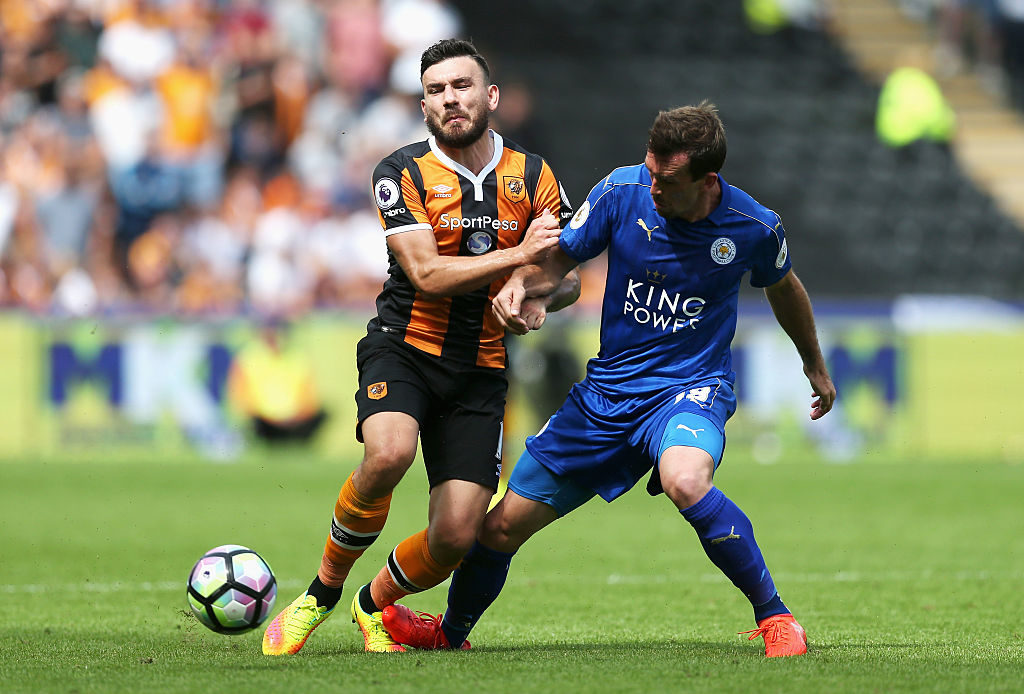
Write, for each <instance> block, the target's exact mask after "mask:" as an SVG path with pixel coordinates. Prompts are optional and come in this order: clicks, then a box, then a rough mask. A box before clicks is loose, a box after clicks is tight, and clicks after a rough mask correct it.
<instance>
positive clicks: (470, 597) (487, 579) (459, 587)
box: [441, 542, 515, 648]
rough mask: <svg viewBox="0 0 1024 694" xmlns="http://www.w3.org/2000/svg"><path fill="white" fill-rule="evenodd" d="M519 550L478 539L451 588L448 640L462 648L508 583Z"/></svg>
mask: <svg viewBox="0 0 1024 694" xmlns="http://www.w3.org/2000/svg"><path fill="white" fill-rule="evenodd" d="M514 554H515V552H512V553H508V552H499V551H497V550H494V549H490V548H488V547H484V546H483V545H482V544H480V543H479V542H477V543H475V544H474V545H473V547H472V548H470V550H469V552H467V553H466V556H465V557H463V558H462V563H461V564H459V568H457V569H456V570H455V573H454V574H452V584H451V586H449V588H448V609H447V610H446V611H445V613H444V619H443V620H442V621H441V631H443V632H444V635H445V638H447V639H448V644H449V645H450V646H451V647H452V648H459V647H460V646H462V642H463V641H465V640H466V637H467V636H469V632H470V631H471V630H472V629H473V627H474V626H475V625H476V623H477V620H479V619H480V616H481V615H482V614H483V613H484V610H486V609H487V608H488V607H490V606H491V603H492V602H494V600H495V598H497V597H498V593H500V592H501V589H502V587H503V586H504V585H505V578H506V577H507V576H508V567H509V565H510V564H511V563H512V556H513V555H514Z"/></svg>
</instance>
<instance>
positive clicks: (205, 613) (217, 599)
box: [186, 545, 277, 634]
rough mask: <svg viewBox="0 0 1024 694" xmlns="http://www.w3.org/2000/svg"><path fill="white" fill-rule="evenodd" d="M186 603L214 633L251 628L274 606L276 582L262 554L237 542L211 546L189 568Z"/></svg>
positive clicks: (197, 617)
mask: <svg viewBox="0 0 1024 694" xmlns="http://www.w3.org/2000/svg"><path fill="white" fill-rule="evenodd" d="M186 594H187V597H188V606H189V607H190V608H191V609H192V613H193V614H194V615H195V616H196V619H198V620H199V621H200V622H202V623H203V625H205V626H207V627H209V628H210V629H212V630H213V631H216V632H217V633H218V634H241V633H244V632H246V631H249V630H251V629H255V628H256V627H258V626H259V625H260V624H261V623H263V620H265V619H266V618H267V615H268V614H270V611H271V610H272V609H274V600H275V599H276V598H277V581H276V580H275V579H274V572H273V571H271V570H270V566H269V565H268V564H267V562H265V561H263V557H261V556H260V555H258V554H256V552H253V551H252V550H251V549H249V548H248V547H243V546H241V545H221V546H220V547H214V548H213V549H211V550H210V551H209V552H207V553H206V554H204V555H203V556H202V557H200V559H199V561H197V562H196V563H195V566H193V567H192V573H190V574H189V577H188V586H187V591H186Z"/></svg>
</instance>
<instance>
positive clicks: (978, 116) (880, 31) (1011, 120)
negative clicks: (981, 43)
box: [831, 0, 1024, 226]
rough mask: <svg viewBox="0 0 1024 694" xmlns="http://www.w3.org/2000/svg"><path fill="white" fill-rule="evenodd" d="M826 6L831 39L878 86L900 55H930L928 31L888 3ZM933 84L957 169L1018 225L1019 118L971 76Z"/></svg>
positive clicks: (1022, 179) (845, 1) (842, 0)
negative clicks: (949, 125) (944, 108)
mask: <svg viewBox="0 0 1024 694" xmlns="http://www.w3.org/2000/svg"><path fill="white" fill-rule="evenodd" d="M831 7H832V12H833V16H834V23H833V29H834V32H835V34H836V36H837V37H838V38H839V40H840V41H841V42H842V44H843V46H844V48H845V49H846V51H847V52H848V53H849V54H850V56H851V57H852V58H853V60H854V61H855V62H856V64H857V65H858V67H859V68H860V69H861V70H862V71H863V72H864V73H865V74H866V75H867V76H869V77H870V78H872V79H873V80H874V81H875V82H876V83H878V84H881V83H882V81H883V80H884V79H885V77H886V75H888V74H889V72H891V71H892V69H893V68H895V67H897V66H898V65H899V61H900V58H901V56H903V55H905V54H906V51H908V50H915V49H918V50H921V51H923V52H924V53H925V54H926V55H928V56H934V55H935V42H934V38H933V37H932V32H931V31H930V29H929V27H928V26H927V25H926V24H925V23H924V22H919V21H915V20H913V19H911V18H909V17H907V16H906V15H905V14H904V13H903V12H902V11H901V10H900V8H899V7H898V5H897V3H896V2H894V1H893V0H834V2H833V3H832V5H831ZM932 72H933V74H935V71H932ZM938 79H939V82H940V84H941V85H942V88H943V92H944V93H945V95H946V98H947V99H948V100H949V103H950V105H951V106H952V108H953V110H954V111H955V112H956V115H957V134H956V138H955V140H954V142H953V149H954V151H955V153H956V157H957V159H958V161H959V162H960V165H961V166H962V167H963V170H964V171H965V172H966V173H967V175H969V176H970V177H971V179H972V180H973V181H974V182H975V183H976V184H977V185H978V186H979V187H980V188H982V189H983V190H985V191H987V192H988V193H989V194H990V195H991V196H992V198H993V199H994V200H995V201H996V204H997V205H998V206H999V207H1000V209H1001V210H1002V211H1003V212H1004V213H1005V214H1006V215H1008V216H1010V217H1012V218H1014V219H1015V220H1017V222H1018V223H1019V224H1020V225H1022V226H1024V118H1022V117H1021V115H1020V114H1019V113H1017V112H1016V111H1014V110H1013V109H1012V108H1010V107H1008V106H1007V105H1006V104H1005V103H1003V102H1002V100H1001V99H1000V98H999V97H998V96H996V95H994V94H992V93H991V91H989V90H987V89H986V88H985V87H984V86H983V85H982V84H981V82H980V80H979V79H978V77H977V75H976V74H974V73H959V74H955V75H952V76H950V77H945V78H944V77H941V76H940V77H939V78H938Z"/></svg>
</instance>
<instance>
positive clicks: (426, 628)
mask: <svg viewBox="0 0 1024 694" xmlns="http://www.w3.org/2000/svg"><path fill="white" fill-rule="evenodd" d="M725 153H726V140H725V130H724V128H723V126H722V122H721V120H720V119H719V117H718V113H717V111H716V110H715V108H714V106H712V105H711V104H709V103H706V102H705V103H702V104H700V105H698V106H687V107H683V108H677V109H674V110H671V111H666V112H662V113H660V114H659V115H658V117H657V119H656V120H655V121H654V125H653V126H652V128H651V130H650V139H649V141H648V144H647V156H646V159H645V160H644V163H643V164H641V165H637V166H628V167H623V168H620V169H616V170H615V171H613V172H612V173H611V174H609V175H608V176H607V177H606V178H605V179H604V180H602V181H601V182H600V183H598V184H597V185H596V186H595V187H594V189H593V190H592V191H591V192H590V195H589V197H588V198H587V200H586V202H585V203H584V204H583V205H582V206H581V207H580V208H579V210H578V211H577V212H576V214H575V215H574V216H573V218H572V221H571V222H570V223H569V225H568V227H567V228H566V229H564V230H563V232H562V234H561V237H560V238H559V242H558V249H557V250H556V252H555V253H554V254H552V255H551V256H549V258H548V260H547V261H545V262H544V264H543V265H541V266H527V267H524V268H520V269H519V270H517V271H516V272H515V273H514V274H513V276H512V277H511V278H510V279H509V281H508V283H507V284H506V285H505V286H504V287H503V289H502V291H501V292H500V293H499V294H498V295H497V296H496V297H495V299H494V310H495V313H496V314H497V315H498V316H499V317H500V318H501V319H502V321H503V322H504V323H505V324H506V325H507V326H508V328H509V329H511V330H513V331H514V332H518V333H524V332H526V331H527V330H529V329H536V328H539V327H540V326H541V324H543V322H544V318H545V315H546V303H547V301H548V299H547V298H546V296H545V295H546V294H548V293H549V292H551V291H552V290H553V289H554V288H555V287H556V286H557V285H558V281H559V280H560V279H561V278H562V277H563V276H564V274H565V273H567V272H568V271H569V270H570V269H571V268H572V267H574V266H575V265H576V264H577V263H581V262H583V261H585V260H588V259H590V258H593V257H595V256H596V255H598V254H599V253H601V252H602V251H604V250H607V251H608V278H607V282H606V287H605V295H604V305H603V310H602V317H601V350H600V352H599V353H598V355H597V357H595V358H594V359H591V360H590V362H589V364H588V366H587V376H586V378H585V379H584V380H583V381H582V382H581V383H579V384H577V385H575V386H573V388H572V390H571V392H570V393H569V396H568V398H567V399H566V401H565V404H564V405H562V407H561V409H559V410H558V412H557V413H555V415H554V416H552V417H551V419H550V420H549V421H548V423H547V424H546V425H545V427H544V428H543V429H542V430H541V431H540V433H539V434H537V435H536V436H533V437H530V438H528V439H527V441H526V451H525V452H524V453H523V456H522V457H521V458H520V459H519V462H518V463H517V465H516V467H515V470H514V471H513V473H512V476H511V479H510V480H509V485H508V493H507V494H506V495H505V497H504V498H503V499H502V500H501V502H500V503H499V504H498V505H497V506H495V508H494V509H492V510H491V512H490V513H488V515H487V518H486V520H485V522H484V526H483V529H482V530H481V531H480V534H479V535H478V542H477V543H476V545H475V546H474V547H473V549H472V550H471V551H470V553H469V554H468V555H466V557H465V559H464V560H463V562H462V564H461V566H460V568H459V569H458V570H457V571H456V572H455V574H454V577H453V578H452V584H451V588H450V590H449V594H448V610H447V612H446V613H445V615H444V618H443V619H441V618H440V617H431V616H430V615H425V614H418V613H415V612H413V611H411V610H409V609H408V608H405V607H403V606H401V605H394V606H392V607H390V608H388V609H387V610H385V611H384V614H383V622H384V626H385V628H386V629H388V631H389V633H391V635H392V637H393V638H394V639H395V640H396V641H399V642H401V643H406V644H409V645H412V646H416V647H419V648H459V647H460V646H461V645H462V643H463V641H464V639H465V638H466V635H467V634H468V633H469V630H470V629H471V628H472V627H473V625H474V624H475V623H476V621H477V620H478V619H479V618H480V615H481V614H482V613H483V611H484V610H485V609H486V608H487V607H488V605H490V603H491V602H492V601H493V600H494V599H495V598H496V597H497V595H498V593H499V592H500V590H501V587H502V586H503V585H504V581H505V577H506V575H507V573H508V568H509V562H510V561H511V559H512V556H513V555H514V554H515V552H516V550H518V549H519V547H520V546H521V545H522V544H523V543H524V542H525V541H526V540H527V539H528V538H529V537H530V536H531V535H533V534H534V533H535V532H537V531H538V530H540V529H541V528H543V527H544V526H546V525H548V524H549V523H551V522H552V521H554V520H556V519H557V518H560V517H561V516H564V515H566V514H568V513H569V512H570V511H572V510H574V509H576V508H578V507H579V506H580V505H581V504H583V503H584V502H586V501H587V500H589V499H591V498H592V497H593V496H595V495H599V496H601V498H603V499H605V500H606V501H612V500H613V499H615V498H616V497H618V496H619V495H621V494H623V493H624V492H626V491H627V490H629V489H630V488H631V487H632V486H633V485H635V484H636V482H637V481H639V480H640V479H641V478H642V477H644V476H645V475H646V474H647V472H648V471H650V470H651V469H652V467H653V468H654V471H653V473H652V474H651V476H650V480H649V482H648V485H647V486H648V491H650V492H651V493H652V494H658V493H660V492H662V491H664V492H665V494H666V495H667V496H668V497H669V499H671V501H672V502H673V503H674V504H675V505H676V507H677V508H678V509H679V511H680V513H681V514H682V516H683V518H684V519H685V520H686V521H687V522H689V523H690V525H692V526H693V529H694V530H695V531H696V532H697V537H698V538H699V539H700V543H701V545H702V547H703V548H704V551H705V552H706V553H707V555H708V557H709V558H710V559H711V561H712V562H713V563H714V564H715V566H717V567H718V568H719V569H720V570H721V571H722V572H723V573H724V574H725V575H726V576H728V577H729V579H730V580H731V581H732V582H733V583H734V584H735V585H736V587H737V588H739V589H740V590H741V591H743V594H744V595H746V596H747V598H748V599H749V600H750V603H751V605H752V606H753V609H754V618H755V620H756V622H757V629H754V630H752V631H751V632H747V633H751V634H752V636H751V637H750V638H751V639H753V638H755V637H757V636H761V637H763V638H764V643H765V655H766V656H769V657H773V656H788V655H801V654H803V653H806V652H807V639H806V636H805V634H804V630H803V628H802V627H801V626H800V625H799V624H798V623H797V621H796V619H794V617H793V615H792V613H791V612H790V610H789V608H787V607H786V605H785V604H784V603H783V602H782V600H781V598H780V597H779V594H778V592H777V591H776V589H775V584H774V582H773V581H772V577H771V574H770V573H769V572H768V569H767V567H766V565H765V561H764V558H763V557H762V555H761V551H760V549H758V546H757V542H756V541H755V540H754V532H753V528H752V527H751V523H750V520H749V519H748V518H747V516H746V514H744V513H743V511H741V510H740V508H739V507H738V506H736V504H734V503H733V502H732V501H730V500H729V498H728V497H726V495H725V494H723V493H722V491H721V490H719V489H718V488H717V487H715V486H714V484H713V476H714V472H715V469H716V468H717V467H718V464H719V463H720V462H721V460H722V452H723V450H724V448H725V423H726V421H727V420H728V419H729V417H730V416H731V415H732V414H733V411H734V410H735V407H736V398H735V396H734V395H733V382H734V379H735V374H734V373H733V370H732V363H731V355H730V343H731V341H732V338H733V335H734V333H735V330H736V314H737V296H738V292H739V286H740V281H741V279H742V278H743V276H744V275H745V274H746V273H747V272H749V273H750V282H751V284H753V285H754V286H756V287H763V288H764V291H765V295H766V296H767V298H768V301H769V303H770V304H771V307H772V310H773V311H774V313H775V317H776V319H777V320H778V322H779V324H780V325H781V326H782V328H783V329H784V330H785V331H786V333H787V334H788V335H789V337H790V338H791V339H792V341H793V343H794V344H795V345H796V348H797V351H798V352H799V353H800V357H801V359H802V360H803V369H804V374H805V375H806V377H807V379H808V381H810V386H811V390H812V396H811V397H812V400H811V412H810V416H811V419H818V418H819V417H821V416H823V415H824V414H826V413H827V412H828V411H829V410H830V409H831V408H832V403H833V400H834V399H835V396H836V392H835V387H834V386H833V384H832V380H831V378H830V377H829V373H828V369H827V368H826V366H825V361H824V359H823V358H822V355H821V349H820V347H819V345H818V339H817V335H816V333H815V328H814V316H813V312H812V310H811V302H810V300H809V298H808V296H807V292H806V291H805V290H804V287H803V285H802V284H801V283H800V280H799V279H797V277H796V275H795V274H794V272H793V270H792V268H791V263H790V258H789V253H788V249H787V245H786V238H785V232H784V230H783V227H782V222H781V221H780V219H779V216H778V215H777V214H775V212H773V211H771V210H769V209H767V208H765V207H764V206H762V205H760V204H758V203H757V202H756V201H755V200H754V199H752V198H751V197H750V196H749V195H747V194H746V193H744V192H743V191H742V190H740V189H738V188H736V187H734V186H731V185H729V184H728V183H727V182H726V181H725V180H724V179H723V178H722V177H721V176H720V175H719V174H718V171H719V170H720V169H721V167H722V164H723V163H724V161H725Z"/></svg>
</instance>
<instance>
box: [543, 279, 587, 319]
mask: <svg viewBox="0 0 1024 694" xmlns="http://www.w3.org/2000/svg"><path fill="white" fill-rule="evenodd" d="M579 298H580V273H579V271H578V270H576V268H573V269H572V270H570V271H569V274H568V275H566V276H565V277H563V278H562V281H561V282H559V283H558V286H557V287H556V288H555V291H553V292H551V293H550V294H548V307H547V311H548V313H553V312H555V311H561V310H562V309H563V308H565V307H566V306H571V305H572V304H574V303H576V300H577V299H579Z"/></svg>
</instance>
